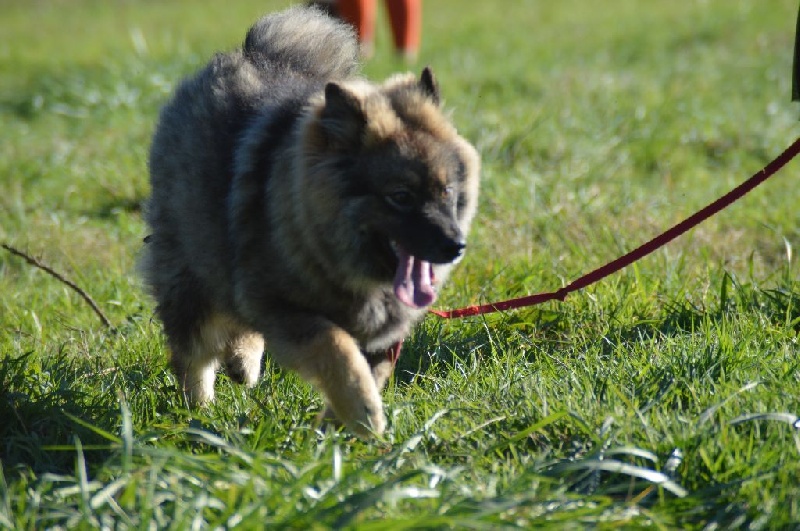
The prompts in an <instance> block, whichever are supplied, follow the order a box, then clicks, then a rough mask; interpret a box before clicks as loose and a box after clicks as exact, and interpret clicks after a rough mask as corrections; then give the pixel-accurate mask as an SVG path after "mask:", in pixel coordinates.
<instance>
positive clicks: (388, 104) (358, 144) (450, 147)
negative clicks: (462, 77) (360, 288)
mask: <svg viewBox="0 0 800 531" xmlns="http://www.w3.org/2000/svg"><path fill="white" fill-rule="evenodd" d="M310 125H311V126H310V127H308V128H306V135H305V142H304V149H305V153H304V157H303V159H304V160H305V161H306V162H305V164H307V166H306V168H305V170H304V172H303V173H304V174H305V175H306V177H307V179H308V181H307V185H308V186H309V190H308V193H310V194H313V195H314V196H316V200H315V201H314V203H315V204H316V205H323V204H324V205H325V206H320V207H319V208H320V209H321V212H319V214H322V215H321V216H318V217H317V216H315V217H316V219H324V220H325V222H324V223H326V224H327V226H324V227H323V226H321V227H319V230H320V235H321V237H323V238H325V237H327V238H328V240H329V243H330V244H331V246H334V247H335V246H337V245H340V247H341V248H338V249H331V251H332V252H333V253H338V260H339V267H342V268H346V269H347V271H348V272H349V273H351V274H352V273H357V274H358V276H359V277H360V278H362V279H363V280H365V281H369V282H374V281H378V282H393V285H394V292H395V294H396V295H397V297H398V298H399V299H400V300H401V301H402V302H404V303H405V304H407V305H409V306H412V307H424V306H427V305H428V304H430V303H432V302H433V300H434V298H435V295H436V292H435V284H436V273H437V270H440V271H442V272H443V271H445V269H446V266H444V265H445V264H451V263H453V262H455V261H457V260H458V259H460V258H461V256H462V255H463V253H464V250H465V247H466V235H467V231H468V230H469V225H470V222H471V221H472V218H473V216H474V214H475V210H476V205H477V196H478V173H479V159H478V154H477V152H476V151H475V149H474V148H473V147H472V146H471V145H470V144H469V143H468V142H466V141H465V140H464V139H463V138H461V137H460V136H459V135H458V133H457V132H456V130H455V129H454V128H453V126H452V125H451V124H450V122H449V121H448V120H447V118H446V117H445V116H444V115H443V114H442V111H441V109H440V107H439V91H438V87H437V85H436V82H435V80H434V77H433V74H432V73H431V71H430V70H429V69H427V68H426V69H425V70H424V71H423V72H422V76H421V77H420V78H416V77H415V76H411V75H403V76H397V77H394V78H391V79H389V80H388V81H387V82H385V83H384V84H383V85H380V86H374V85H370V84H367V83H366V82H360V81H357V82H346V83H341V84H339V83H329V84H328V85H327V86H326V87H325V93H324V101H323V102H321V103H320V104H319V107H318V108H317V110H316V112H315V114H314V117H313V121H312V122H311V124H310ZM326 235H327V236H326ZM434 265H438V266H437V267H434ZM443 266H444V267H443Z"/></svg>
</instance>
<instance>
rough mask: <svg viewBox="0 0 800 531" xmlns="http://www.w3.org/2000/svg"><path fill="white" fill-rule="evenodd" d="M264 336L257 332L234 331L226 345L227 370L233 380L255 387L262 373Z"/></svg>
mask: <svg viewBox="0 0 800 531" xmlns="http://www.w3.org/2000/svg"><path fill="white" fill-rule="evenodd" d="M263 353H264V338H263V337H262V336H261V334H257V333H255V332H247V331H242V332H239V333H234V334H233V336H232V337H231V339H230V340H229V341H228V344H227V345H226V347H225V372H226V373H227V374H228V376H229V377H230V379H231V380H233V381H234V382H236V383H243V384H245V385H247V387H253V386H254V385H255V384H256V381H258V376H259V374H260V373H261V356H262V354H263Z"/></svg>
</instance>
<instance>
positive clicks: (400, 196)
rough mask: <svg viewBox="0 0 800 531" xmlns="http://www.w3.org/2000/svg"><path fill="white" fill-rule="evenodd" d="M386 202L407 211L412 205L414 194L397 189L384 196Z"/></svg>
mask: <svg viewBox="0 0 800 531" xmlns="http://www.w3.org/2000/svg"><path fill="white" fill-rule="evenodd" d="M385 198H386V202H387V203H389V206H391V207H393V208H395V209H397V210H400V211H401V212H407V211H409V210H411V208H412V207H413V206H414V196H413V195H412V194H411V192H409V191H407V190H398V191H396V192H392V193H390V194H387V195H386V196H385Z"/></svg>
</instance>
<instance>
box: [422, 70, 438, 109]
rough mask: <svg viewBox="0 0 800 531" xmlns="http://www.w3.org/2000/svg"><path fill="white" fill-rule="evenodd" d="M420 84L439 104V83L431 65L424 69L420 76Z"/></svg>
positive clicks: (434, 101)
mask: <svg viewBox="0 0 800 531" xmlns="http://www.w3.org/2000/svg"><path fill="white" fill-rule="evenodd" d="M419 86H420V87H422V91H423V92H425V94H427V95H428V96H430V98H431V99H432V100H433V103H435V104H436V105H439V84H438V83H436V78H435V77H433V71H432V70H431V67H429V66H426V67H425V68H423V69H422V75H421V76H420V78H419Z"/></svg>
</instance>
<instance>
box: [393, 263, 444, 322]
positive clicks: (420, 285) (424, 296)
mask: <svg viewBox="0 0 800 531" xmlns="http://www.w3.org/2000/svg"><path fill="white" fill-rule="evenodd" d="M397 255H398V256H397V258H398V260H399V264H398V265H397V272H396V273H395V275H394V294H395V296H397V298H398V299H400V302H402V303H403V304H405V305H406V306H410V307H412V308H424V307H425V306H429V305H430V304H432V303H433V301H435V300H436V290H435V289H433V284H432V277H433V266H432V265H431V263H430V262H426V261H425V260H420V259H418V258H415V257H414V256H412V255H410V254H409V253H408V252H407V251H406V250H405V249H402V248H398V253H397Z"/></svg>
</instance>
